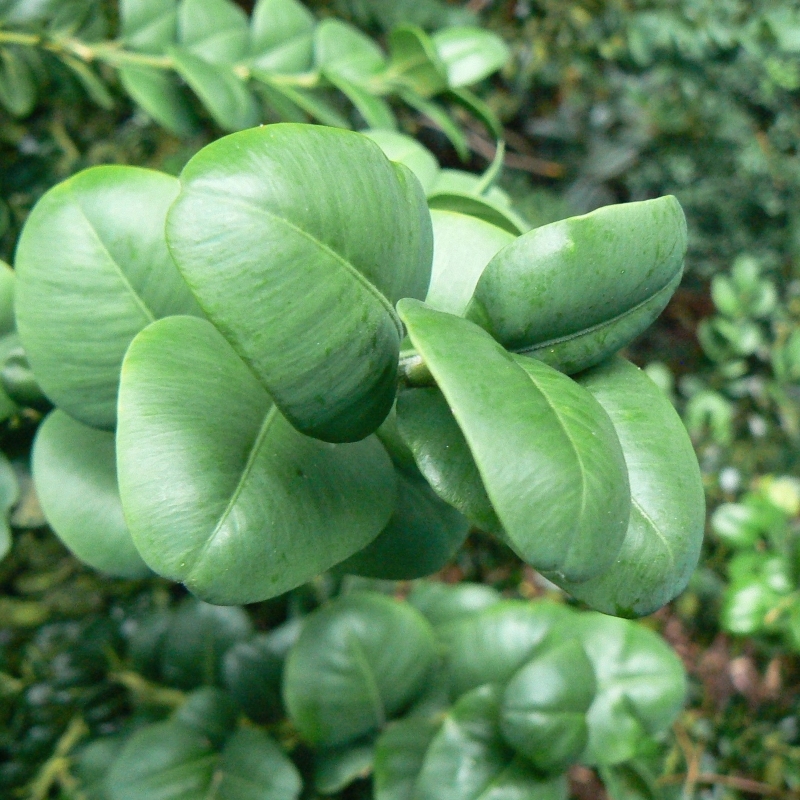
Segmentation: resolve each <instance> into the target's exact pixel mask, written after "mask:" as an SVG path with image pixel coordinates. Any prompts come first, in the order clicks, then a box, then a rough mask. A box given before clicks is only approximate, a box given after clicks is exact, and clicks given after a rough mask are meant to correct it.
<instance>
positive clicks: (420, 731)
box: [373, 718, 441, 800]
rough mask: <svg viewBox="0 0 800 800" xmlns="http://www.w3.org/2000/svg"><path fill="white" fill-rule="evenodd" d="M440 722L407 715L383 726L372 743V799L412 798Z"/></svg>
mask: <svg viewBox="0 0 800 800" xmlns="http://www.w3.org/2000/svg"><path fill="white" fill-rule="evenodd" d="M440 727H441V723H440V722H438V721H433V720H429V719H418V718H406V719H401V720H397V721H396V722H392V723H391V724H389V725H387V726H386V729H385V730H384V731H383V733H381V735H380V737H379V739H378V741H377V742H376V744H375V776H374V779H373V783H374V792H375V800H413V797H414V786H415V784H416V782H417V776H418V775H419V771H420V770H421V769H422V764H423V761H424V760H425V753H426V752H427V750H428V746H429V745H430V743H431V741H433V737H434V736H435V735H436V733H437V731H438V730H439V728H440Z"/></svg>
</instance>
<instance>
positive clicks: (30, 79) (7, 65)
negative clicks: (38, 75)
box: [0, 47, 36, 117]
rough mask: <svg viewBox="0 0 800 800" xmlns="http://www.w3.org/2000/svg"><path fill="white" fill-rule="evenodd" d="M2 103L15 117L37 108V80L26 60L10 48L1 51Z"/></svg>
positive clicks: (0, 92)
mask: <svg viewBox="0 0 800 800" xmlns="http://www.w3.org/2000/svg"><path fill="white" fill-rule="evenodd" d="M0 103H2V104H3V105H4V106H5V107H6V108H7V109H8V111H10V112H11V113H12V114H13V115H14V116H15V117H27V116H28V114H30V113H31V111H33V109H34V108H35V106H36V80H35V79H34V76H33V73H32V72H31V69H30V67H29V66H28V64H27V62H26V61H25V59H24V58H23V57H22V56H21V55H20V54H19V53H18V52H17V51H16V50H15V49H12V48H10V47H4V48H2V49H0Z"/></svg>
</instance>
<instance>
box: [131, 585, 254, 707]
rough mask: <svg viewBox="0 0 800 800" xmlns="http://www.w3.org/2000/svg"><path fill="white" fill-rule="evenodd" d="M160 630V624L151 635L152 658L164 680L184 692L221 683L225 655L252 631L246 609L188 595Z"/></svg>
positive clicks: (161, 680) (160, 677)
mask: <svg viewBox="0 0 800 800" xmlns="http://www.w3.org/2000/svg"><path fill="white" fill-rule="evenodd" d="M161 630H162V628H161V623H158V624H157V625H156V629H155V630H154V631H153V632H154V633H155V634H156V635H155V636H153V637H152V642H153V645H154V648H153V655H152V656H151V658H152V659H153V660H155V661H156V662H157V663H158V675H157V677H158V678H159V680H160V682H161V683H166V684H167V685H168V686H176V687H178V688H179V689H183V690H185V691H188V690H191V689H195V688H197V687H198V686H203V685H211V684H219V683H221V680H222V659H223V657H224V656H225V654H226V653H227V652H228V650H229V649H230V648H231V647H233V646H234V645H236V644H237V643H238V642H242V641H245V640H247V639H249V638H250V637H251V636H252V634H253V626H252V623H251V622H250V618H249V617H248V616H247V613H246V612H245V611H244V610H243V609H241V608H236V607H233V606H232V607H224V606H212V605H210V604H209V603H203V602H202V601H200V600H197V599H196V598H194V597H187V598H185V599H184V600H183V601H182V602H181V603H180V605H179V606H178V607H177V609H176V610H175V611H174V612H173V613H172V614H171V615H170V618H169V620H168V622H167V625H166V627H164V628H163V632H162V633H159V631H161ZM148 638H149V637H148ZM142 649H143V648H139V650H140V653H141V652H142Z"/></svg>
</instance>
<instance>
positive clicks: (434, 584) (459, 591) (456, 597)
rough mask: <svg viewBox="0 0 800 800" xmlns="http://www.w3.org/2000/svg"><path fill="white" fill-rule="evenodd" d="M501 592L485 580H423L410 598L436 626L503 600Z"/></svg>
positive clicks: (413, 604)
mask: <svg viewBox="0 0 800 800" xmlns="http://www.w3.org/2000/svg"><path fill="white" fill-rule="evenodd" d="M500 599H501V596H500V593H499V592H498V591H497V590H496V589H493V588H492V587H491V586H485V585H484V584H481V583H454V584H449V583H440V582H438V581H420V582H419V583H417V584H416V585H415V586H414V588H413V589H412V590H411V594H409V596H408V602H409V603H411V605H412V606H414V608H416V609H417V611H419V612H421V613H422V614H423V615H424V616H425V617H427V619H428V621H429V622H430V623H431V625H433V626H434V627H438V626H439V625H446V624H447V623H448V622H454V621H455V620H457V619H459V618H460V617H468V616H471V615H472V614H474V613H475V612H477V611H482V610H483V609H485V608H489V606H493V605H495V604H496V603H499V602H500Z"/></svg>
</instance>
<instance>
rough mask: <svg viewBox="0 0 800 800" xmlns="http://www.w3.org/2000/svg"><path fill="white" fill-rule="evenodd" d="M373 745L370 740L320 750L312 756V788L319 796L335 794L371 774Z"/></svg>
mask: <svg viewBox="0 0 800 800" xmlns="http://www.w3.org/2000/svg"><path fill="white" fill-rule="evenodd" d="M374 753H375V745H374V742H373V741H372V738H371V737H370V738H368V739H366V740H365V741H358V742H355V743H354V744H348V745H345V746H344V747H339V748H334V749H324V748H322V749H320V750H317V751H316V753H315V754H314V788H315V789H316V790H317V791H318V792H320V794H336V792H340V791H341V790H342V789H344V788H346V787H347V786H349V785H350V784H351V783H352V782H353V781H354V780H357V779H358V778H366V777H368V776H369V774H370V773H371V772H372V762H373V760H374V757H375V756H374Z"/></svg>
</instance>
